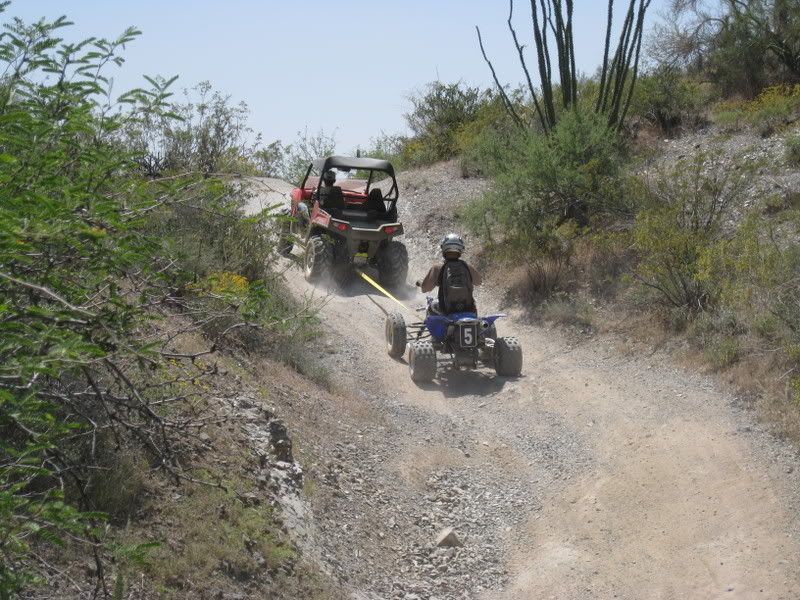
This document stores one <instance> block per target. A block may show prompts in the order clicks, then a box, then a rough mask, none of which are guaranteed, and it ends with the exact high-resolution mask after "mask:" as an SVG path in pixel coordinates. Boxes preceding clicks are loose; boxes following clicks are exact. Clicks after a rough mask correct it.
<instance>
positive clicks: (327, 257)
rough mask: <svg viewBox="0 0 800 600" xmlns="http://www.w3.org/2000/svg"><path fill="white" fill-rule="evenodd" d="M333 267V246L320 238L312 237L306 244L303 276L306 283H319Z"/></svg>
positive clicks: (317, 236)
mask: <svg viewBox="0 0 800 600" xmlns="http://www.w3.org/2000/svg"><path fill="white" fill-rule="evenodd" d="M332 265H333V244H331V243H330V242H329V241H327V240H325V239H324V238H323V237H322V236H319V235H312V236H311V237H310V238H309V239H308V242H306V255H305V259H304V261H303V274H304V275H305V277H306V280H307V281H319V280H320V279H322V277H323V276H324V275H326V274H328V273H330V270H331V266H332Z"/></svg>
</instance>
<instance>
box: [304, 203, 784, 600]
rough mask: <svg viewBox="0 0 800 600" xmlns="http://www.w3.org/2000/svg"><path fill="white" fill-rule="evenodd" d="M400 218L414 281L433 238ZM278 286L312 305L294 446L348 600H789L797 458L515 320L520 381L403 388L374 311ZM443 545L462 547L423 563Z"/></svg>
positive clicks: (752, 426) (728, 406)
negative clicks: (315, 393)
mask: <svg viewBox="0 0 800 600" xmlns="http://www.w3.org/2000/svg"><path fill="white" fill-rule="evenodd" d="M401 189H402V188H401ZM410 205H411V206H413V202H412V203H410ZM417 208H419V206H417ZM401 214H402V213H401ZM404 216H405V225H406V228H407V231H409V233H410V238H411V239H412V240H413V243H412V244H410V245H409V250H410V252H411V255H412V270H411V273H410V275H409V279H411V280H413V279H414V278H416V277H418V276H421V275H422V274H423V268H425V267H426V266H427V264H428V261H429V260H430V258H431V254H432V253H433V252H435V239H436V238H437V237H438V236H439V235H440V233H443V232H441V231H437V230H435V229H431V230H430V231H429V228H428V227H427V226H423V225H421V224H422V223H430V222H431V218H430V215H427V216H426V215H424V214H420V212H417V213H416V214H413V215H412V214H410V213H409V212H407V213H406V214H405V215H404ZM432 250H433V252H432ZM290 281H291V286H292V289H293V290H294V291H295V293H296V294H298V295H309V294H313V295H314V296H315V297H317V298H319V299H320V300H324V302H323V303H322V305H321V309H320V310H321V317H322V319H323V320H324V325H325V328H326V330H327V331H328V335H327V336H326V340H325V341H322V340H320V342H319V345H320V348H321V350H322V351H321V352H320V354H319V359H320V360H321V361H323V362H324V363H325V364H326V365H327V366H328V368H329V369H330V370H331V371H332V372H333V373H334V379H335V385H336V387H337V389H339V390H341V392H340V393H339V394H338V395H337V396H336V400H335V401H334V400H331V404H330V405H328V406H320V407H319V410H318V414H315V416H314V419H315V422H316V423H317V425H316V427H317V429H316V430H315V431H312V428H311V427H310V426H309V425H305V426H303V427H302V428H301V429H302V434H303V435H305V436H307V437H308V444H309V445H310V446H313V447H314V448H315V451H316V452H317V453H318V454H319V457H320V458H319V461H318V463H317V464H315V465H312V466H311V473H312V475H314V477H315V478H316V479H317V480H318V481H319V482H320V489H319V490H318V491H317V492H316V494H315V495H314V496H312V500H311V503H312V505H313V508H314V510H315V515H316V516H315V523H314V524H313V527H314V528H315V531H316V532H315V534H314V535H313V543H314V544H316V545H317V546H318V548H316V549H315V550H314V552H313V553H314V554H315V555H318V556H319V558H320V560H321V561H322V562H323V563H324V564H325V565H326V567H327V568H328V569H330V570H331V571H332V572H334V573H336V574H337V575H339V576H340V577H341V578H342V580H344V581H347V582H348V584H349V585H350V587H351V588H352V590H353V596H354V597H356V598H406V599H408V600H412V599H414V598H420V599H421V598H438V599H440V600H443V599H446V598H484V599H487V600H489V599H492V600H494V599H523V598H524V599H528V598H530V599H534V598H536V599H538V598H559V599H561V598H631V599H634V598H717V597H720V598H786V599H790V598H798V597H800V538H798V533H800V528H798V521H799V520H798V509H799V508H800V494H798V491H799V490H800V485H798V484H800V480H799V478H798V470H797V469H795V467H794V465H795V464H796V462H797V455H796V450H795V449H794V448H793V447H790V446H789V445H788V444H784V443H782V442H781V441H779V440H776V439H774V438H772V437H770V436H769V435H768V434H766V433H764V432H763V431H762V430H761V429H760V428H759V426H758V425H757V423H756V421H755V418H754V415H752V414H751V413H749V412H748V411H747V410H746V409H745V408H743V407H741V406H740V405H739V403H738V402H737V400H736V398H735V397H734V396H733V395H731V394H730V393H729V392H726V391H724V390H720V389H717V388H716V386H715V384H714V383H713V382H712V381H711V380H710V379H707V378H705V377H703V376H700V375H696V374H692V373H690V372H688V371H686V370H683V369H681V368H678V367H676V366H674V365H672V364H671V363H670V361H669V359H668V358H667V357H665V356H662V355H660V354H657V353H656V354H652V355H649V356H644V355H643V356H625V355H622V354H620V353H619V352H618V351H617V349H616V348H617V345H616V344H615V341H614V340H613V339H611V338H605V337H597V336H595V337H585V338H583V339H581V340H580V341H579V342H577V343H576V342H575V341H574V340H570V339H568V338H567V337H565V336H563V335H561V334H560V333H559V332H558V331H555V330H549V329H547V328H543V327H541V326H540V325H538V324H536V323H530V322H527V320H526V319H525V318H524V316H523V315H522V314H521V313H517V312H515V311H513V310H512V311H511V315H510V318H509V319H507V320H504V321H501V322H500V323H499V330H500V335H508V334H512V333H513V334H514V335H516V336H518V337H519V339H520V341H521V342H522V345H523V348H524V352H525V363H524V367H523V375H522V377H520V378H517V379H503V378H497V377H495V375H494V373H493V372H491V371H489V370H483V371H480V372H462V373H453V374H447V375H445V376H443V377H442V378H440V379H438V380H437V381H435V382H434V383H433V384H430V385H427V386H418V385H416V384H414V383H413V382H412V381H411V380H410V378H409V376H408V367H407V365H406V364H405V361H403V360H399V361H395V360H392V359H390V358H389V357H388V356H387V355H386V353H385V349H384V344H383V312H382V310H383V309H389V310H390V309H391V303H390V302H389V301H388V300H386V299H385V298H383V297H381V296H380V295H379V294H377V293H376V292H374V290H371V289H370V288H369V287H368V286H367V285H366V284H363V283H360V282H358V283H356V284H355V285H354V286H352V287H351V288H350V289H349V290H348V291H346V292H345V293H330V294H328V293H326V291H325V290H322V289H314V288H312V287H310V286H309V285H308V284H306V283H305V282H304V281H302V277H301V275H300V273H299V272H295V273H294V276H293V277H290ZM403 300H404V302H405V303H406V304H407V305H409V306H415V305H421V304H422V303H423V297H422V296H420V295H418V294H416V293H415V292H414V291H413V290H411V289H409V290H407V292H406V294H405V295H404V297H403ZM478 303H479V306H480V307H481V308H482V309H483V311H484V312H490V311H494V310H495V309H498V308H502V307H499V306H497V304H498V300H497V297H496V295H494V294H492V293H491V290H489V291H485V292H483V293H479V294H478ZM298 416H300V415H298ZM304 418H306V421H307V420H308V419H307V417H304ZM446 526H452V527H453V528H454V530H455V532H456V534H457V535H458V536H459V538H460V541H461V542H462V543H463V545H462V546H460V547H455V548H437V547H436V546H435V544H434V540H435V537H436V534H437V533H438V532H439V531H440V530H441V529H442V528H443V527H446Z"/></svg>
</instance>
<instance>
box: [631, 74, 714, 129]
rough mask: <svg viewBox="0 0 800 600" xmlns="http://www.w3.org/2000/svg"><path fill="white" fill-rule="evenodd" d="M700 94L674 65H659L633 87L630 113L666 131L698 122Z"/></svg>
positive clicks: (691, 125)
mask: <svg viewBox="0 0 800 600" xmlns="http://www.w3.org/2000/svg"><path fill="white" fill-rule="evenodd" d="M700 103H701V94H700V90H699V88H698V87H697V86H696V85H693V84H692V83H691V82H690V81H689V80H688V79H687V78H686V77H685V76H683V75H682V74H681V73H680V72H679V71H678V70H677V69H674V68H672V67H668V66H662V67H660V68H658V69H656V70H655V71H654V72H653V73H651V74H649V75H647V76H645V77H642V78H641V79H640V80H639V81H638V83H637V85H636V88H635V93H634V97H633V104H632V106H631V114H632V115H637V116H640V117H642V118H644V119H646V120H647V121H649V122H650V123H652V124H653V125H656V126H658V127H659V128H660V129H661V131H662V132H664V134H666V135H672V134H674V133H675V132H676V131H677V130H678V129H679V128H681V127H694V126H696V125H697V124H698V123H699V122H700Z"/></svg>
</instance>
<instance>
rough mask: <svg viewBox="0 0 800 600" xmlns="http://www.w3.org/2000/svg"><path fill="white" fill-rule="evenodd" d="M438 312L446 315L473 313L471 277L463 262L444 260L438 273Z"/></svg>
mask: <svg viewBox="0 0 800 600" xmlns="http://www.w3.org/2000/svg"><path fill="white" fill-rule="evenodd" d="M439 310H440V311H442V313H443V314H446V315H449V314H452V313H456V312H475V300H474V298H473V297H472V275H471V274H470V272H469V267H468V266H467V263H465V262H464V261H463V260H458V259H456V260H446V261H445V263H444V265H443V266H442V270H441V271H439Z"/></svg>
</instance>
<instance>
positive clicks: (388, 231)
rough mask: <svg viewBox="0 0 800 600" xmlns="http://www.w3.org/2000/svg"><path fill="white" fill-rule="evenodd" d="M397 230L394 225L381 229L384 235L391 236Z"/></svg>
mask: <svg viewBox="0 0 800 600" xmlns="http://www.w3.org/2000/svg"><path fill="white" fill-rule="evenodd" d="M398 229H399V228H398V227H395V226H394V225H389V227H384V228H383V231H384V232H385V233H388V234H392V233H394V232H395V231H397V230H398Z"/></svg>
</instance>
